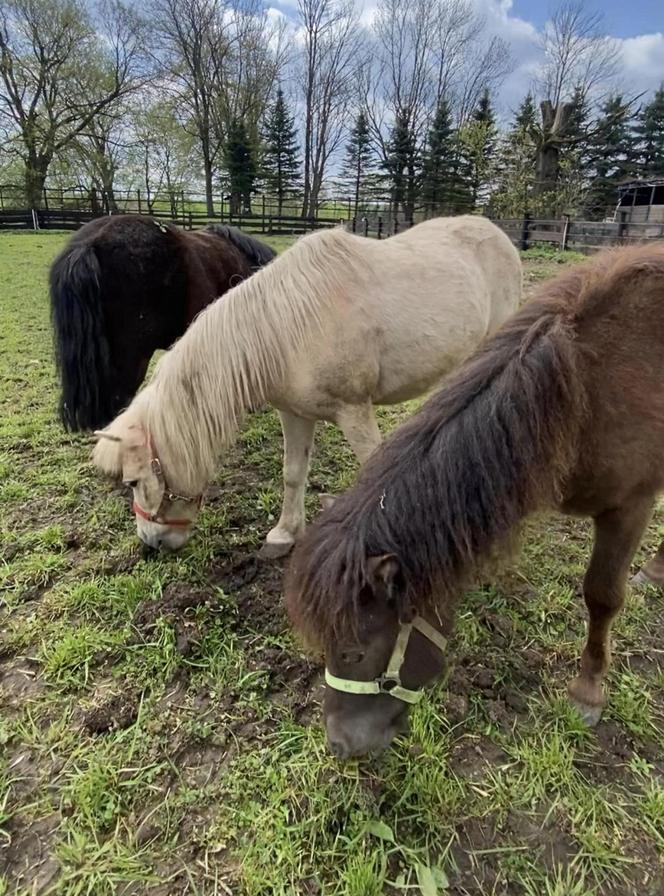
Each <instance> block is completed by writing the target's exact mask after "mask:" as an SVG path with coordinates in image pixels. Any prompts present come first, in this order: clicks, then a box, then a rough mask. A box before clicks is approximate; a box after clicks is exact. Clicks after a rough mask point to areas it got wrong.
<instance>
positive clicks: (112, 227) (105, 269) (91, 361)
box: [50, 215, 275, 430]
mask: <svg viewBox="0 0 664 896" xmlns="http://www.w3.org/2000/svg"><path fill="white" fill-rule="evenodd" d="M274 255H275V253H274V252H273V250H272V249H271V248H270V247H269V246H266V245H265V244H264V243H261V242H259V241H258V240H256V239H253V238H252V237H249V236H247V235H246V234H243V233H241V232H240V231H239V230H236V229H235V228H233V227H227V226H225V225H223V224H211V225H210V226H209V227H207V228H206V229H205V230H203V231H194V232H189V233H188V232H187V231H184V230H180V229H179V228H178V227H175V226H174V225H172V224H162V223H161V222H158V221H155V220H153V219H152V218H143V217H139V216H137V215H113V216H111V217H105V218H97V219H96V220H94V221H91V222H90V223H89V224H85V225H84V226H83V227H82V228H81V229H80V230H79V231H78V232H77V233H76V234H75V235H74V236H73V237H72V239H71V241H70V242H69V243H68V245H67V246H66V248H65V249H64V250H63V251H62V252H61V253H60V255H59V256H58V257H57V258H56V260H55V261H54V262H53V265H52V267H51V274H50V291H51V319H52V323H53V330H54V336H55V357H56V362H57V367H58V372H59V375H60V381H61V385H62V395H61V398H60V418H61V420H62V422H63V424H64V426H65V427H66V428H67V429H70V430H80V429H95V428H97V427H100V426H105V425H106V424H107V423H109V422H110V421H111V420H112V419H113V418H114V417H115V416H116V414H118V413H119V412H120V411H121V410H122V409H123V408H124V407H126V405H127V404H129V402H130V401H131V399H132V398H133V396H134V395H135V394H136V391H137V389H138V387H139V386H140V384H141V383H142V382H143V378H144V377H145V372H146V370H147V368H148V364H149V363H150V358H151V357H152V355H153V353H154V352H155V351H156V350H157V349H160V348H162V349H163V348H168V347H169V346H170V345H172V344H173V342H175V340H176V339H177V338H178V337H179V336H181V335H182V334H183V333H184V331H185V330H186V329H187V327H188V326H189V324H190V323H191V321H192V320H193V319H194V317H196V315H197V314H198V313H199V311H202V310H203V308H205V307H206V305H209V304H210V302H212V301H214V299H216V298H217V297H218V296H220V295H222V294H223V293H225V292H226V291H227V290H228V289H230V288H231V286H234V285H235V284H236V283H238V282H239V281H240V280H244V279H246V278H247V277H249V276H250V274H251V272H252V270H253V269H254V268H257V267H260V266H262V265H264V264H267V263H268V262H269V261H271V260H272V259H273V258H274Z"/></svg>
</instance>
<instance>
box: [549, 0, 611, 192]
mask: <svg viewBox="0 0 664 896" xmlns="http://www.w3.org/2000/svg"><path fill="white" fill-rule="evenodd" d="M542 50H543V52H544V55H545V60H546V62H545V65H544V70H543V75H542V79H541V82H540V87H541V90H542V93H543V96H544V99H543V101H542V103H541V106H540V109H541V114H542V123H541V128H540V134H539V139H538V144H539V145H538V151H537V165H536V168H537V173H536V178H535V184H534V193H535V194H545V193H548V194H549V195H551V196H553V195H554V194H555V190H556V186H557V182H558V177H559V173H560V170H559V169H560V158H561V152H562V149H563V147H564V145H565V141H566V139H567V136H568V127H569V123H570V116H572V114H573V112H574V108H573V107H574V103H573V102H571V101H570V100H571V96H572V92H573V91H574V90H575V89H576V90H577V91H578V93H579V96H581V97H583V98H586V97H587V96H588V95H589V94H590V93H591V92H592V91H593V90H594V89H596V88H597V87H598V86H599V85H601V84H603V83H607V82H608V81H609V80H610V79H611V78H612V77H613V76H614V75H615V73H616V70H617V66H618V60H619V58H620V52H619V47H618V44H617V42H616V41H615V40H613V39H612V38H609V37H607V36H606V35H605V34H604V30H603V18H602V15H601V14H600V13H593V12H588V11H587V10H586V8H585V6H584V3H583V0H563V2H562V3H561V4H560V5H559V6H558V8H557V9H556V10H555V12H554V14H553V15H552V17H551V19H550V21H549V22H548V23H547V26H546V28H545V30H544V34H543V38H542Z"/></svg>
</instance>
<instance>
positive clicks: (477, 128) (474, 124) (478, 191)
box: [459, 90, 498, 208]
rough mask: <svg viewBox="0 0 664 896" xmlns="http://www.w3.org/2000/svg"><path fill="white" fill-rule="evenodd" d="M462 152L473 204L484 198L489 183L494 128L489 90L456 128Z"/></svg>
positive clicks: (494, 143) (493, 146)
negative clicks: (460, 125) (462, 125)
mask: <svg viewBox="0 0 664 896" xmlns="http://www.w3.org/2000/svg"><path fill="white" fill-rule="evenodd" d="M459 139H460V140H461V145H462V153H463V158H464V161H465V168H466V171H467V177H468V186H469V189H470V197H471V204H472V207H473V208H474V207H475V206H476V205H477V202H478V200H479V201H486V199H487V198H488V196H487V190H488V188H489V185H490V181H491V175H492V167H493V164H492V163H493V160H494V156H495V152H496V144H497V140H498V132H497V129H496V121H495V116H494V114H493V109H492V108H491V98H490V96H489V91H488V90H485V91H484V93H483V94H482V96H481V98H480V101H479V103H478V105H477V108H476V109H475V111H474V112H473V114H472V117H471V120H470V121H469V122H468V123H467V124H466V125H464V127H462V128H461V130H460V132H459Z"/></svg>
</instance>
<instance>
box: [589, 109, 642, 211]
mask: <svg viewBox="0 0 664 896" xmlns="http://www.w3.org/2000/svg"><path fill="white" fill-rule="evenodd" d="M630 119H631V106H630V104H629V103H625V102H624V101H623V98H622V97H621V96H620V95H617V96H612V97H609V99H608V100H607V101H606V102H605V103H604V105H603V106H602V108H601V117H600V118H599V119H598V121H597V123H596V125H595V129H594V134H593V138H592V154H593V169H594V172H593V179H592V185H591V188H590V190H589V192H588V197H587V201H586V208H587V211H588V214H589V215H590V216H591V217H593V218H601V217H603V216H604V215H605V214H606V212H607V211H608V210H609V209H610V208H611V209H612V208H614V207H615V205H616V202H617V197H618V194H617V187H618V185H619V184H620V183H621V182H623V181H625V180H627V179H628V178H629V177H633V176H634V172H635V167H636V158H635V156H636V153H635V145H634V134H633V132H632V130H631V120H630Z"/></svg>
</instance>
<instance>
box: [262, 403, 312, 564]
mask: <svg viewBox="0 0 664 896" xmlns="http://www.w3.org/2000/svg"><path fill="white" fill-rule="evenodd" d="M279 416H280V417H281V428H282V430H283V434H284V501H283V505H282V508H281V516H280V517H279V522H278V523H277V525H276V526H275V527H274V529H272V530H271V531H270V532H269V533H268V536H267V538H266V540H265V544H264V545H263V547H262V548H261V552H260V554H261V557H266V558H268V559H270V560H274V559H276V558H277V557H285V556H286V554H288V552H289V551H290V550H291V548H292V547H293V545H294V544H295V539H296V538H297V537H298V535H300V534H301V532H302V531H303V530H304V522H305V518H304V491H305V488H306V485H307V473H308V472H309V461H310V460H311V448H312V445H313V441H314V430H315V428H316V421H315V420H305V419H304V417H298V416H297V415H296V414H291V413H290V412H289V411H279Z"/></svg>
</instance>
